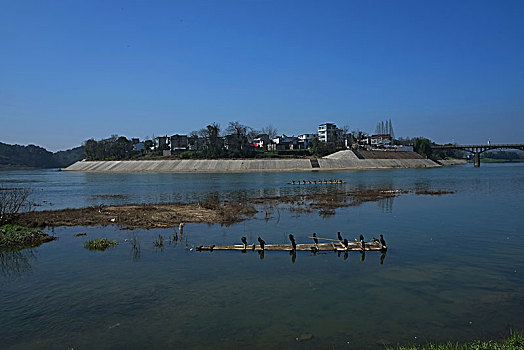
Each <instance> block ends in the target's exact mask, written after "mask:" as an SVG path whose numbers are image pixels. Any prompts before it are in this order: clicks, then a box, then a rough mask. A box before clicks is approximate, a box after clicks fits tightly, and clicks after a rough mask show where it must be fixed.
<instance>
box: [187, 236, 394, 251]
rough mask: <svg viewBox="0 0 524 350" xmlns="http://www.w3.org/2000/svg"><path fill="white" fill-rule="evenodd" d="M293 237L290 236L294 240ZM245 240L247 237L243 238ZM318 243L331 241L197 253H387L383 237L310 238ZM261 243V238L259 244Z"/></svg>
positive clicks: (244, 246) (213, 247) (221, 247)
mask: <svg viewBox="0 0 524 350" xmlns="http://www.w3.org/2000/svg"><path fill="white" fill-rule="evenodd" d="M292 237H293V235H290V238H292ZM242 238H243V240H245V237H242ZM309 238H312V239H313V240H315V241H317V242H318V240H319V239H320V240H325V241H329V242H328V243H304V244H296V243H294V238H292V239H291V244H265V242H264V241H263V240H262V242H263V243H262V245H261V244H233V245H214V244H213V245H201V246H198V247H196V250H197V251H206V250H207V251H213V250H240V251H249V250H252V251H255V250H256V251H262V250H267V251H312V252H317V251H335V252H349V251H360V252H364V251H380V252H385V251H387V247H386V245H385V241H383V238H382V237H381V240H382V241H379V240H378V239H373V241H371V242H364V240H363V239H362V240H360V241H355V242H350V241H347V240H335V239H329V238H320V237H316V236H313V237H309ZM260 241H261V239H260V237H259V242H260Z"/></svg>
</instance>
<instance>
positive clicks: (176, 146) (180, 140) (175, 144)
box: [169, 134, 189, 152]
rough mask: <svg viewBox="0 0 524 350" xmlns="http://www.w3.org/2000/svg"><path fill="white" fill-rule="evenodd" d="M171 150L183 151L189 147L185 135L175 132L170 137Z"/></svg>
mask: <svg viewBox="0 0 524 350" xmlns="http://www.w3.org/2000/svg"><path fill="white" fill-rule="evenodd" d="M169 140H170V146H171V152H183V151H187V150H188V149H189V143H188V139H187V135H179V134H175V135H173V136H171V137H170V139H169Z"/></svg>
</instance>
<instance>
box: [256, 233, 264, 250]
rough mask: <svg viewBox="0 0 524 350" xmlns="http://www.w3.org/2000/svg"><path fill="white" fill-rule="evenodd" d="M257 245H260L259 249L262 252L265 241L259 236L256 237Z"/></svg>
mask: <svg viewBox="0 0 524 350" xmlns="http://www.w3.org/2000/svg"><path fill="white" fill-rule="evenodd" d="M258 243H260V249H262V250H264V245H265V244H266V241H264V240H263V239H262V238H260V236H258Z"/></svg>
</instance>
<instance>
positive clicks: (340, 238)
mask: <svg viewBox="0 0 524 350" xmlns="http://www.w3.org/2000/svg"><path fill="white" fill-rule="evenodd" d="M337 235H338V240H339V241H341V242H342V241H343V239H342V235H341V234H340V232H337Z"/></svg>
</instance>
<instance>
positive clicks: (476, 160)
mask: <svg viewBox="0 0 524 350" xmlns="http://www.w3.org/2000/svg"><path fill="white" fill-rule="evenodd" d="M431 148H432V149H460V150H463V151H466V152H470V153H473V165H474V167H475V168H478V167H480V154H481V153H482V152H486V151H488V150H492V149H499V148H500V149H502V148H504V149H520V150H521V151H524V144H523V143H504V144H498V145H493V144H489V143H488V144H487V145H433V146H431Z"/></svg>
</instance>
